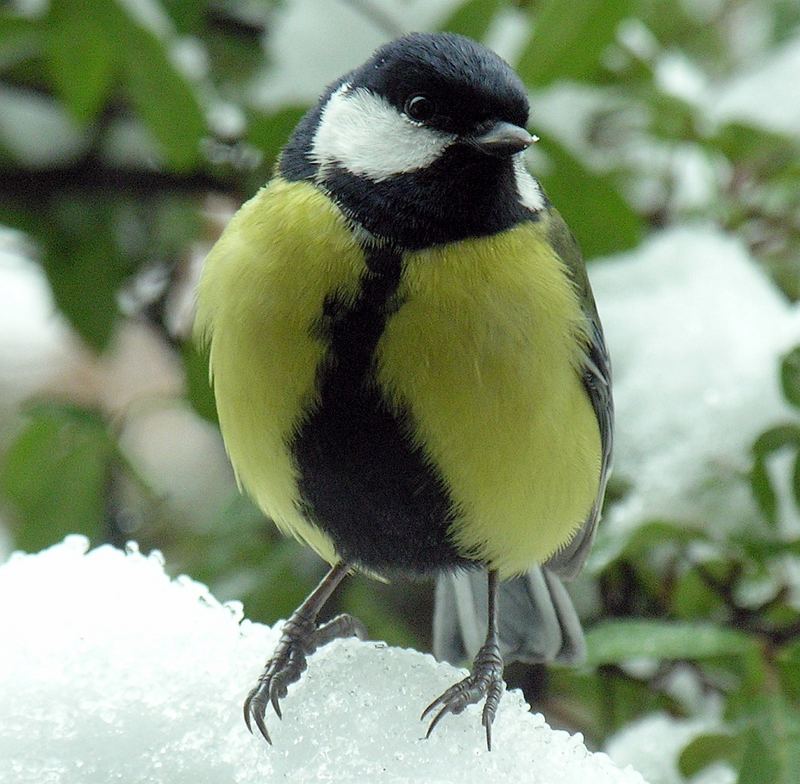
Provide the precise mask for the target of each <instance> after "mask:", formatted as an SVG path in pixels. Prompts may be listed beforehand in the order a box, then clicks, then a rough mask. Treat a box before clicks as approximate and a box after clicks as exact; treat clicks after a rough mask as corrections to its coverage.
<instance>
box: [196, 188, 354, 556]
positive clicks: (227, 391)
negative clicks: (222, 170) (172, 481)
mask: <svg viewBox="0 0 800 784" xmlns="http://www.w3.org/2000/svg"><path fill="white" fill-rule="evenodd" d="M364 271H365V263H364V255H363V253H362V251H361V250H360V249H359V247H358V244H357V243H356V241H355V239H354V238H353V235H352V233H351V232H350V230H349V229H348V227H347V224H346V222H345V219H344V217H343V216H342V214H341V212H340V211H339V209H338V208H337V207H336V206H335V205H334V204H333V203H332V202H331V201H330V200H329V199H328V198H327V197H326V196H324V195H323V194H322V193H321V192H320V191H319V190H317V189H316V188H314V187H313V186H312V185H310V184H308V183H288V182H286V181H285V180H282V179H280V178H277V179H275V180H273V181H272V182H271V183H270V184H269V185H267V186H266V187H264V188H262V190H261V191H259V193H258V194H256V196H254V197H253V198H252V199H250V201H248V202H247V203H246V204H245V205H244V206H243V207H242V208H241V209H240V210H239V212H238V213H237V214H236V215H235V216H234V218H233V219H232V220H231V222H230V224H229V225H228V227H227V228H226V230H225V232H224V233H223V235H222V237H221V238H220V240H219V241H218V242H217V244H216V245H215V246H214V248H213V250H212V251H211V253H210V254H209V256H208V258H207V260H206V263H205V267H204V271H203V277H202V280H201V283H200V287H199V292H198V314H197V322H196V328H197V330H198V333H199V334H200V335H201V336H202V337H203V338H204V339H205V340H206V341H208V342H209V344H210V367H211V373H212V376H213V379H214V389H215V394H216V399H217V411H218V414H219V421H220V427H221V429H222V432H223V433H224V435H225V444H226V447H227V449H228V453H229V455H230V458H231V462H232V464H233V467H234V470H235V471H236V475H237V478H238V480H239V482H240V484H241V485H242V486H243V487H244V488H245V489H246V490H247V491H248V492H249V493H250V495H251V496H252V497H253V498H254V499H255V501H256V502H257V503H258V504H259V506H260V507H261V508H262V509H263V510H264V512H265V513H266V514H267V515H269V517H271V518H272V519H273V520H274V521H275V523H276V524H277V525H278V527H279V528H281V529H282V530H283V531H284V532H290V533H292V534H293V535H295V536H296V537H298V538H299V539H301V540H304V541H305V542H307V543H308V544H309V545H310V546H311V547H312V548H313V549H314V550H316V551H317V552H318V553H319V554H320V555H321V556H322V557H323V558H325V559H326V560H328V561H329V562H331V563H335V562H336V560H337V557H336V555H335V553H334V551H333V546H332V544H331V542H330V539H329V538H328V537H327V536H326V535H325V534H324V533H323V532H322V531H320V530H319V528H317V527H316V526H314V525H312V524H311V523H309V522H308V521H307V520H306V519H305V518H304V517H303V516H302V514H301V513H300V511H299V509H298V506H297V502H298V500H299V499H298V492H297V484H296V479H297V477H296V471H295V467H294V464H293V461H292V456H291V454H290V451H289V448H288V443H289V441H290V440H291V437H292V434H293V433H294V431H295V429H296V428H297V427H299V425H300V424H301V417H302V415H303V413H304V412H305V411H307V410H308V408H309V407H310V406H311V405H312V404H313V399H314V394H315V390H314V382H315V374H316V369H317V365H318V363H319V361H320V359H321V358H322V356H323V354H324V350H325V346H324V344H323V343H322V342H321V341H320V340H318V339H316V338H315V337H314V322H315V319H317V318H318V317H319V315H320V313H321V312H322V305H323V302H324V300H325V297H326V296H327V295H328V294H330V293H331V292H333V291H338V292H339V293H340V295H341V296H342V297H343V298H344V299H345V301H346V300H347V298H348V296H350V297H355V295H356V293H357V291H358V285H359V278H360V276H361V275H362V274H363V272H364Z"/></svg>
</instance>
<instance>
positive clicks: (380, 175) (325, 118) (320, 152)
mask: <svg viewBox="0 0 800 784" xmlns="http://www.w3.org/2000/svg"><path fill="white" fill-rule="evenodd" d="M455 139H456V135H455V134H452V133H443V132H441V131H435V130H433V129H432V128H427V127H425V126H424V125H420V124H419V123H415V122H413V121H412V120H410V119H409V118H408V117H406V116H405V115H403V114H401V113H400V112H399V111H398V110H397V109H396V108H395V107H394V106H392V105H391V104H390V103H389V102H388V101H387V100H386V99H384V98H381V97H380V96H379V95H375V93H372V92H370V91H369V90H367V89H365V88H363V87H357V88H355V89H353V88H352V85H350V84H348V83H345V84H343V85H342V86H341V87H340V88H339V89H338V90H336V92H334V93H333V95H331V97H330V98H329V99H328V103H327V104H325V108H324V109H323V110H322V116H321V118H320V122H319V127H318V128H317V132H316V133H315V134H314V141H313V142H312V144H311V152H310V153H309V158H310V159H311V160H312V161H314V163H316V164H318V165H319V166H320V176H323V177H324V174H325V167H326V166H330V165H332V164H339V165H341V166H343V167H344V168H345V169H347V171H349V172H351V173H352V174H356V175H359V176H363V177H368V178H369V179H370V180H373V181H375V182H380V181H381V180H385V179H387V178H388V177H391V176H392V175H394V174H403V173H406V172H413V171H417V170H419V169H424V168H425V167H426V166H430V164H432V163H433V162H434V161H435V160H436V159H437V158H438V157H439V156H440V155H441V154H442V153H443V152H444V151H445V150H446V149H447V147H449V146H450V145H451V144H452V143H453V142H454V141H455Z"/></svg>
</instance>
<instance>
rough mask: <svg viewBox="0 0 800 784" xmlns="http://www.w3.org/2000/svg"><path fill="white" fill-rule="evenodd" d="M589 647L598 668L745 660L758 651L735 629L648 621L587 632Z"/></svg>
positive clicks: (617, 623) (606, 624)
mask: <svg viewBox="0 0 800 784" xmlns="http://www.w3.org/2000/svg"><path fill="white" fill-rule="evenodd" d="M586 644H587V647H588V659H587V661H588V663H589V664H590V665H591V666H595V667H596V666H599V665H602V664H621V663H622V662H625V661H629V660H630V659H636V658H652V659H708V658H711V657H720V656H734V657H744V656H749V655H752V654H753V652H754V651H757V646H756V643H755V641H754V640H753V639H752V638H751V637H749V636H748V635H746V634H744V633H743V632H739V631H736V630H733V629H726V628H724V627H721V626H714V625H713V624H710V623H684V622H670V621H649V620H614V621H603V622H601V623H599V624H597V625H596V626H594V627H592V628H591V629H590V630H589V631H588V632H587V634H586Z"/></svg>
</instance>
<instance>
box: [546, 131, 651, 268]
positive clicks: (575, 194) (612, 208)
mask: <svg viewBox="0 0 800 784" xmlns="http://www.w3.org/2000/svg"><path fill="white" fill-rule="evenodd" d="M539 144H541V145H542V148H543V150H544V151H545V152H546V153H547V156H548V157H549V159H550V161H551V163H552V166H551V167H549V170H548V172H546V173H544V174H542V175H541V176H539V175H538V174H537V176H538V178H539V181H540V182H541V183H542V186H543V187H544V189H545V191H546V192H547V195H548V197H549V198H550V199H551V201H552V202H553V204H555V206H556V207H557V208H558V211H559V212H560V213H561V214H562V215H563V216H564V220H565V221H566V222H567V224H568V225H569V227H570V229H571V230H572V231H573V233H574V234H575V236H576V237H577V239H578V242H579V243H580V246H581V249H582V250H583V255H584V256H585V257H586V258H592V257H594V256H603V255H606V254H609V253H614V252H617V251H620V250H625V249H627V248H632V247H634V246H635V245H636V244H637V243H638V242H639V240H640V238H641V236H642V229H643V227H642V221H641V219H640V218H639V216H638V215H637V214H636V212H635V211H634V210H633V208H632V207H631V206H630V205H629V204H628V203H627V202H626V201H625V199H623V198H622V196H620V194H619V192H618V191H617V190H616V188H615V187H614V185H613V183H612V180H611V178H610V177H608V176H603V175H598V174H594V173H593V172H590V171H589V170H588V169H586V168H585V167H584V166H583V164H581V163H580V162H579V161H578V160H577V158H575V157H573V156H572V155H571V154H570V153H569V152H568V151H567V150H566V148H564V147H562V146H561V145H559V144H558V143H557V142H556V141H554V140H553V139H551V138H549V139H546V140H542V141H540V142H539Z"/></svg>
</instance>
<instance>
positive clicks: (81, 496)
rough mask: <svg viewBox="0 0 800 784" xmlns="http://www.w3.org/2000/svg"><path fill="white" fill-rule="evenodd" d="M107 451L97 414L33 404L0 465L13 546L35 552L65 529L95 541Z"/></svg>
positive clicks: (105, 435) (0, 486)
mask: <svg viewBox="0 0 800 784" xmlns="http://www.w3.org/2000/svg"><path fill="white" fill-rule="evenodd" d="M113 454H114V448H113V444H112V442H111V439H110V438H109V435H108V433H107V431H106V427H105V423H104V422H103V421H102V419H101V418H100V417H99V416H98V415H97V414H95V413H93V412H91V411H86V410H83V409H78V408H70V407H62V406H55V405H50V406H41V407H39V408H37V409H35V410H34V411H33V412H32V414H31V419H30V421H29V422H28V424H27V426H26V427H25V428H24V430H23V431H22V433H21V434H20V435H19V436H18V437H17V439H16V440H15V441H14V443H13V444H12V445H11V447H10V449H9V450H8V452H7V454H6V456H5V460H4V461H3V464H2V466H1V467H0V492H2V493H3V494H4V495H5V497H6V498H7V499H8V500H9V501H10V503H11V505H12V506H13V508H14V509H15V511H16V513H17V518H18V524H17V525H16V526H15V527H14V529H13V537H14V543H15V545H16V546H17V547H19V548H21V549H23V550H26V551H28V552H36V551H38V550H41V549H42V548H44V547H47V546H48V545H51V544H53V543H55V542H58V541H60V540H61V539H63V538H64V536H66V535H67V534H69V533H83V534H86V535H87V536H89V537H90V538H91V539H93V540H94V541H97V540H98V539H99V535H100V532H101V530H102V526H103V521H104V509H105V489H106V480H107V477H108V475H109V468H110V463H111V460H112V458H113Z"/></svg>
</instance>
